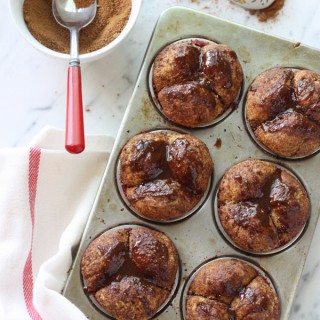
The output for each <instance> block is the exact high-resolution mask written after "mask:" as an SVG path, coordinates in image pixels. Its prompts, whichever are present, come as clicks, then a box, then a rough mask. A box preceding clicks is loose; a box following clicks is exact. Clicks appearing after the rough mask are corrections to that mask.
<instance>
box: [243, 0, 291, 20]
mask: <svg viewBox="0 0 320 320" xmlns="http://www.w3.org/2000/svg"><path fill="white" fill-rule="evenodd" d="M284 1H285V0H276V1H275V2H274V3H273V4H272V5H271V6H269V7H267V8H265V9H262V10H250V11H249V12H250V14H252V15H256V16H257V17H258V19H259V21H260V22H267V21H268V20H273V19H275V18H276V17H277V16H278V14H279V12H280V10H281V9H282V8H283V6H284Z"/></svg>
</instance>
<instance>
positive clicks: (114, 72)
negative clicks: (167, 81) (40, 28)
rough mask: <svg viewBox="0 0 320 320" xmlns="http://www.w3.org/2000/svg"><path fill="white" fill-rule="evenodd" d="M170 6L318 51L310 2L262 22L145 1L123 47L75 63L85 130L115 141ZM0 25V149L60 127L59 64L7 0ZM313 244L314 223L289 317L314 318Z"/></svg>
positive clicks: (62, 72) (317, 302) (230, 9)
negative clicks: (30, 36)
mask: <svg viewBox="0 0 320 320" xmlns="http://www.w3.org/2000/svg"><path fill="white" fill-rule="evenodd" d="M176 5H179V6H186V7H190V8H193V9H197V10H201V11H203V12H206V13H209V14H213V15H216V16H219V17H222V18H225V19H228V20H231V21H234V22H237V23H240V24H243V25H246V26H249V27H252V28H255V29H258V30H262V31H265V32H268V33H271V34H273V35H276V36H280V37H283V38H286V39H289V40H293V41H296V42H301V43H303V44H305V45H308V46H312V47H315V48H318V49H320V32H319V19H320V2H319V1H318V0H308V1H301V0H286V1H285V6H284V8H283V9H282V11H281V12H280V13H279V15H278V17H277V18H276V19H275V20H269V21H267V22H265V23H262V22H260V21H259V20H258V19H257V17H256V16H255V15H251V14H250V13H249V12H248V11H246V10H244V9H243V8H240V7H239V6H237V5H235V4H232V3H230V2H229V1H228V0H161V1H157V0H145V1H143V3H142V9H141V12H140V16H139V18H138V21H137V23H136V25H135V26H134V29H133V30H132V32H131V34H130V36H129V37H128V38H127V39H126V40H125V41H124V43H123V44H121V45H120V46H119V47H118V48H117V49H116V50H115V51H114V52H112V53H111V54H110V55H109V56H106V57H104V58H102V59H101V60H99V61H95V62H92V63H90V64H83V65H82V76H83V78H82V81H83V99H84V108H85V112H84V120H85V130H86V132H87V133H90V134H108V135H112V136H116V134H117V131H118V128H119V126H120V123H121V120H122V116H123V114H124V111H125V109H126V106H127V104H128V101H129V99H130V96H131V94H132V92H133V88H134V83H135V81H136V78H137V75H138V72H139V68H140V65H141V62H142V59H143V56H144V53H145V50H146V48H147V45H148V41H149V39H150V37H151V34H152V31H153V28H154V26H155V24H156V21H157V18H158V17H159V15H160V13H161V12H162V11H163V10H165V9H167V8H169V7H172V6H176ZM0 21H1V32H0V43H1V50H0V75H1V77H0V88H1V89H0V90H1V100H0V105H1V110H2V114H1V117H0V137H1V138H0V148H5V147H18V146H22V145H24V144H26V143H28V142H29V141H30V139H31V138H32V137H33V136H34V135H36V134H37V132H38V131H39V130H40V129H41V128H42V127H43V126H45V125H53V126H56V127H60V128H64V124H65V95H66V85H65V82H66V70H67V63H66V62H64V61H60V60H56V59H54V58H51V57H47V56H45V55H43V54H42V53H40V52H38V51H36V50H35V49H34V48H33V47H31V46H30V45H29V44H28V43H26V41H25V40H24V39H23V38H22V36H21V35H20V34H19V32H18V30H17V28H16V26H15V25H14V23H13V21H12V20H11V17H10V14H9V10H8V4H7V3H3V4H2V10H0ZM319 58H320V57H319ZM318 72H320V70H318ZM318 243H320V224H319V223H318V225H317V228H316V232H315V236H314V239H313V242H312V245H311V248H310V252H309V255H308V258H307V261H306V265H305V268H304V272H303V276H302V278H301V281H300V283H299V287H298V290H297V295H296V297H295V301H294V306H293V309H292V315H291V317H290V320H319V319H320V289H319V285H318V284H319V283H320V253H319V250H318Z"/></svg>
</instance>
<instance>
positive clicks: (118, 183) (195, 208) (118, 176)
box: [115, 129, 214, 224]
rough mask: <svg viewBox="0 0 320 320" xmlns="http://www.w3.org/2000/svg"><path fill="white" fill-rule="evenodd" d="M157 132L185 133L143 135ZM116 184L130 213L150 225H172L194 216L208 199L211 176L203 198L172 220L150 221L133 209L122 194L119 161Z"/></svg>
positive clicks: (178, 132) (118, 162)
mask: <svg viewBox="0 0 320 320" xmlns="http://www.w3.org/2000/svg"><path fill="white" fill-rule="evenodd" d="M157 132H165V133H174V134H185V133H186V132H182V131H176V130H175V131H173V130H166V129H162V130H161V129H159V130H151V131H147V132H143V133H157ZM115 171H116V182H117V187H118V190H119V194H120V196H121V198H122V201H123V203H124V204H125V205H126V206H127V208H128V209H129V210H130V211H131V212H132V214H134V215H136V216H138V217H139V218H141V219H142V220H145V221H150V222H152V223H157V224H166V223H174V222H179V221H182V220H184V219H187V218H188V217H190V216H191V215H193V214H195V213H196V212H197V211H198V210H199V209H200V208H201V206H202V204H203V203H204V202H205V200H206V199H207V197H208V194H209V192H210V190H211V186H212V176H211V177H210V179H209V181H208V186H207V189H206V191H205V192H204V194H203V196H202V197H201V199H200V200H199V202H198V203H197V204H196V205H195V206H194V207H193V208H192V209H191V210H189V211H187V212H186V213H184V214H183V215H181V216H180V217H179V218H176V219H172V220H155V219H151V218H148V217H145V216H143V215H142V214H141V213H140V212H139V211H138V210H137V209H136V208H134V207H133V206H132V205H131V204H130V202H129V201H128V199H127V197H126V196H125V194H124V192H123V188H122V184H121V181H120V160H118V161H117V165H116V170H115ZM212 175H214V168H213V174H212Z"/></svg>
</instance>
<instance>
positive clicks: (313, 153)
mask: <svg viewBox="0 0 320 320" xmlns="http://www.w3.org/2000/svg"><path fill="white" fill-rule="evenodd" d="M278 67H281V68H286V69H291V70H302V69H306V68H303V67H296V66H295V67H290V66H285V65H281V66H278ZM269 69H272V68H269ZM267 70H268V69H266V70H263V71H262V72H261V73H263V72H265V71H267ZM309 70H310V71H313V70H311V69H309ZM313 72H315V71H313ZM261 73H260V74H261ZM257 76H258V74H257ZM255 78H256V77H255ZM255 78H254V79H253V80H252V81H251V83H250V84H249V85H248V88H247V90H246V92H245V94H244V99H243V108H242V109H243V115H242V116H243V121H244V123H245V125H246V130H247V132H248V134H249V135H250V137H251V139H252V141H254V142H255V143H256V144H257V146H258V147H259V148H261V150H263V151H264V152H266V153H268V154H270V155H271V156H273V157H276V158H279V159H283V160H292V161H294V160H303V159H307V158H309V157H313V156H315V155H316V154H317V153H319V151H320V148H318V149H316V150H314V151H313V152H311V153H310V154H307V155H304V156H295V157H289V156H283V155H279V154H277V153H275V152H274V151H272V150H270V149H269V148H268V147H267V146H266V145H265V144H263V143H262V142H261V141H260V140H259V139H258V138H257V137H256V135H255V134H254V132H253V130H252V127H251V125H250V123H249V121H248V119H247V95H248V90H249V88H250V86H251V84H252V82H253V81H254V80H255Z"/></svg>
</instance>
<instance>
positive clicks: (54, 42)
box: [9, 0, 141, 62]
mask: <svg viewBox="0 0 320 320" xmlns="http://www.w3.org/2000/svg"><path fill="white" fill-rule="evenodd" d="M84 1H86V0H84ZM97 4H98V7H97V14H96V17H95V18H94V20H93V21H92V23H91V24H89V25H88V26H87V27H85V28H83V29H82V30H80V34H79V50H80V59H81V62H89V61H93V60H96V59H98V58H100V57H102V56H105V55H106V54H108V53H110V52H111V51H113V49H114V48H116V47H117V46H118V45H119V44H120V43H121V41H123V40H124V39H125V38H126V37H127V35H128V34H129V32H130V31H131V29H132V27H133V25H134V24H135V22H136V20H137V17H138V14H139V11H140V6H141V0H97ZM9 7H10V12H11V16H12V18H13V20H14V21H15V22H16V25H17V26H18V29H19V30H20V32H21V34H22V35H23V36H24V38H25V39H26V40H27V41H28V42H29V43H31V44H32V45H33V46H34V47H35V48H36V49H38V50H40V51H41V52H44V53H46V54H49V55H50V56H53V57H57V58H62V59H66V60H68V59H69V52H70V32H69V30H67V29H66V28H64V27H62V26H60V25H59V24H58V23H57V22H56V21H55V19H54V17H53V14H52V0H9Z"/></svg>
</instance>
